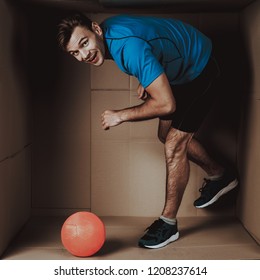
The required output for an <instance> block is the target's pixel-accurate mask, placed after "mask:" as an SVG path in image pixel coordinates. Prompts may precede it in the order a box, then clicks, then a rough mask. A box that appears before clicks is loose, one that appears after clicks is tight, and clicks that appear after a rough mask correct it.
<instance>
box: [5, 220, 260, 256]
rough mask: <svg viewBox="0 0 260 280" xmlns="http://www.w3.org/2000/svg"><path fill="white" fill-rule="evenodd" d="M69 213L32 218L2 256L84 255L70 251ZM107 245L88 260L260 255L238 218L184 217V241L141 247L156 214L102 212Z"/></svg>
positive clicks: (180, 224)
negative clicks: (65, 233)
mask: <svg viewBox="0 0 260 280" xmlns="http://www.w3.org/2000/svg"><path fill="white" fill-rule="evenodd" d="M65 219H66V217H32V218H31V220H30V221H29V222H28V224H27V225H26V226H25V227H24V228H23V230H22V231H21V232H20V234H19V235H18V236H17V237H16V239H15V240H14V242H13V243H12V244H11V246H10V247H9V248H8V249H7V250H6V252H5V254H4V255H3V256H2V259H4V260H32V259H34V260H71V259H75V260H77V259H79V258H77V257H75V256H72V255H71V254H70V253H69V252H67V251H66V250H65V249H64V247H63V245H62V243H61V239H60V229H61V226H62V224H63V222H64V221H65ZM102 220H103V221H104V223H105V226H106V232H107V237H106V242H105V244H104V246H103V247H102V248H101V249H100V251H99V252H98V253H96V254H95V255H94V256H92V257H88V259H95V260H97V259H102V260H115V259H117V260H119V259H120V260H139V259H143V260H149V259H157V260H158V259H167V260H169V259H172V260H228V259H229V260H238V259H243V260H244V259H260V246H259V245H258V244H257V243H256V242H255V240H254V239H253V238H252V237H251V236H250V235H249V234H248V233H247V231H246V230H245V229H244V227H243V226H242V225H241V223H240V222H239V221H238V220H237V219H236V218H233V217H231V218H225V219H223V218H212V217H211V218H208V217H203V218H202V217H196V218H179V219H178V224H179V231H180V238H179V240H177V241H175V242H173V243H171V244H170V245H168V246H166V247H164V248H160V249H154V250H151V249H143V248H139V247H138V246H137V242H138V239H139V237H141V236H142V234H143V230H144V229H145V228H146V227H147V226H149V225H150V224H151V223H152V222H153V220H154V219H153V218H140V217H138V218H137V217H103V218H102Z"/></svg>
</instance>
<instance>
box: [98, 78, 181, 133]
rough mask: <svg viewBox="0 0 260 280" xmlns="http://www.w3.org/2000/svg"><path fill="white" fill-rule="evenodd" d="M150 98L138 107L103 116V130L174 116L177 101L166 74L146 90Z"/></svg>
mask: <svg viewBox="0 0 260 280" xmlns="http://www.w3.org/2000/svg"><path fill="white" fill-rule="evenodd" d="M145 90H146V91H147V92H148V94H149V98H147V99H146V100H145V102H144V103H142V104H141V105H138V106H134V107H130V108H126V109H122V110H117V111H112V110H106V111H105V112H104V113H103V114H102V128H103V129H109V128H110V127H112V126H116V125H119V124H121V123H123V122H130V121H142V120H148V119H153V118H157V117H159V116H165V115H169V114H172V113H173V112H174V111H175V108H176V106H175V99H174V96H173V94H172V90H171V87H170V84H169V82H168V79H167V77H166V75H165V73H163V74H161V75H160V76H159V77H158V78H157V79H155V80H154V81H153V82H152V83H151V84H150V85H149V86H148V87H147V88H146V89H145Z"/></svg>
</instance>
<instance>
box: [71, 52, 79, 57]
mask: <svg viewBox="0 0 260 280" xmlns="http://www.w3.org/2000/svg"><path fill="white" fill-rule="evenodd" d="M70 54H71V55H72V56H77V55H78V54H79V52H71V53H70Z"/></svg>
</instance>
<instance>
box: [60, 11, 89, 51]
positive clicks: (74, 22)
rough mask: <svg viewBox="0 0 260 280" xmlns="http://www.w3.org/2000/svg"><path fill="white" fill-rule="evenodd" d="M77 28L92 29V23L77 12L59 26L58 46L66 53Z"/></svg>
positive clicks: (67, 17)
mask: <svg viewBox="0 0 260 280" xmlns="http://www.w3.org/2000/svg"><path fill="white" fill-rule="evenodd" d="M77 26H82V27H86V28H87V29H89V30H91V29H92V21H91V20H90V19H89V18H88V17H87V16H85V15H84V14H82V13H79V12H76V13H73V14H70V15H68V16H66V17H65V18H64V19H63V20H62V21H61V22H60V24H59V25H58V36H57V40H58V44H59V46H60V48H61V49H62V50H65V51H66V48H67V45H68V43H69V40H70V37H71V35H72V33H73V31H74V29H75V27H77Z"/></svg>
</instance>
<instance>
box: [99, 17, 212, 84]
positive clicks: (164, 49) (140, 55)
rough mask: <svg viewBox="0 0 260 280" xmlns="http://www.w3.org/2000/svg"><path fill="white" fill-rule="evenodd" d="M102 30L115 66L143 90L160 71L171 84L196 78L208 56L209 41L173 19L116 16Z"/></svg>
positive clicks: (188, 26)
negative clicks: (134, 78)
mask: <svg viewBox="0 0 260 280" xmlns="http://www.w3.org/2000/svg"><path fill="white" fill-rule="evenodd" d="M101 27H102V29H103V33H104V39H105V42H106V44H107V48H108V50H109V52H110V54H111V56H112V58H113V60H114V61H115V63H116V64H117V65H118V67H119V68H120V69H121V70H122V71H123V72H125V73H127V74H129V75H132V76H135V77H136V78H137V79H138V80H139V82H140V83H141V84H142V86H143V87H144V88H146V87H147V86H149V85H150V84H151V83H152V82H153V81H154V80H155V79H156V78H157V77H159V76H160V75H161V74H162V73H163V72H165V73H166V75H167V77H168V80H169V82H170V84H172V85H176V84H184V83H187V82H189V81H191V80H193V79H195V78H196V77H197V76H198V75H199V74H200V73H201V71H202V70H203V68H204V67H205V65H206V64H207V62H208V59H209V56H210V54H211V49H212V45H211V41H210V39H209V38H207V37H206V36H205V35H204V34H202V33H201V32H200V31H198V30H197V29H196V28H194V27H192V26H191V25H189V24H186V23H184V22H182V21H180V20H176V19H169V18H168V19H165V18H157V17H148V16H129V15H119V16H114V17H110V18H108V19H106V20H105V21H104V22H103V23H102V24H101Z"/></svg>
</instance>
